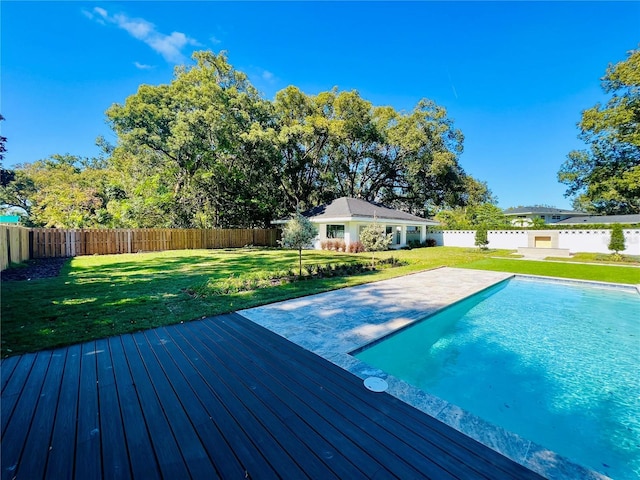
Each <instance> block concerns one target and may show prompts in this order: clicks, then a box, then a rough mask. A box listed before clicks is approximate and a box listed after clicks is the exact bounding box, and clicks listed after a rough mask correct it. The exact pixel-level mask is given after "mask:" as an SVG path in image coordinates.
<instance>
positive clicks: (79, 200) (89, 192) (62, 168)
mask: <svg viewBox="0 0 640 480" xmlns="http://www.w3.org/2000/svg"><path fill="white" fill-rule="evenodd" d="M14 174H15V175H14V178H13V180H12V181H10V182H8V183H7V185H5V186H1V187H0V203H3V204H6V205H9V206H12V207H17V208H20V209H22V210H24V211H25V212H26V214H27V216H28V219H27V223H28V225H30V226H44V227H58V228H90V227H96V226H100V225H107V224H108V223H109V213H108V211H107V209H106V204H107V202H108V200H109V197H108V195H109V193H108V192H109V186H110V184H111V181H112V179H111V172H110V171H109V170H108V169H106V168H105V167H104V164H103V162H102V161H101V160H100V159H86V158H79V157H75V156H72V155H52V156H51V157H50V158H48V159H46V160H39V161H37V162H34V163H31V164H25V165H19V166H18V167H16V169H15V172H14Z"/></svg>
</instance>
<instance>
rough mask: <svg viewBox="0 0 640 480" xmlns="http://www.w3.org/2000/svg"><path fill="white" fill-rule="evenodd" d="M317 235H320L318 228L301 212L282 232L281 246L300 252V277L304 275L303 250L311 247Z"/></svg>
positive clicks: (297, 213)
mask: <svg viewBox="0 0 640 480" xmlns="http://www.w3.org/2000/svg"><path fill="white" fill-rule="evenodd" d="M316 235H318V229H317V227H316V226H315V225H314V224H313V223H311V221H310V220H309V219H308V218H307V217H305V216H304V215H302V214H301V213H300V212H296V213H295V215H294V216H293V218H291V220H289V221H288V222H287V223H286V224H285V226H284V228H283V230H282V240H281V241H280V243H281V245H282V246H283V247H284V248H293V249H296V250H298V255H299V260H300V261H299V271H300V275H302V249H303V248H306V247H310V246H311V242H312V240H313V239H314V238H315V237H316Z"/></svg>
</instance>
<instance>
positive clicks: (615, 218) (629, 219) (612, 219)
mask: <svg viewBox="0 0 640 480" xmlns="http://www.w3.org/2000/svg"><path fill="white" fill-rule="evenodd" d="M590 223H605V224H606V223H624V224H629V223H640V214H632V215H578V216H575V217H569V218H566V219H564V220H561V221H559V222H556V223H554V225H581V224H585V225H587V224H590Z"/></svg>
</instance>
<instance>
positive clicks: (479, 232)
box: [475, 225, 489, 250]
mask: <svg viewBox="0 0 640 480" xmlns="http://www.w3.org/2000/svg"><path fill="white" fill-rule="evenodd" d="M475 240H476V242H475V243H476V246H477V247H478V248H480V250H486V249H487V245H489V239H488V238H487V227H485V226H484V225H481V226H479V227H478V228H477V229H476V236H475Z"/></svg>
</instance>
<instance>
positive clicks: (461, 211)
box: [435, 202, 511, 230]
mask: <svg viewBox="0 0 640 480" xmlns="http://www.w3.org/2000/svg"><path fill="white" fill-rule="evenodd" d="M435 219H436V220H438V221H439V222H440V224H441V225H442V228H444V229H446V230H472V229H474V228H476V227H477V226H479V225H484V226H485V227H486V228H492V229H502V228H508V227H510V226H511V224H510V223H509V220H508V219H507V217H506V216H505V215H504V214H503V213H502V209H500V208H499V207H498V206H497V205H494V204H492V203H486V202H485V203H478V204H472V205H469V206H468V207H457V208H453V209H449V210H441V211H440V212H438V213H437V214H436V216H435Z"/></svg>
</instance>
